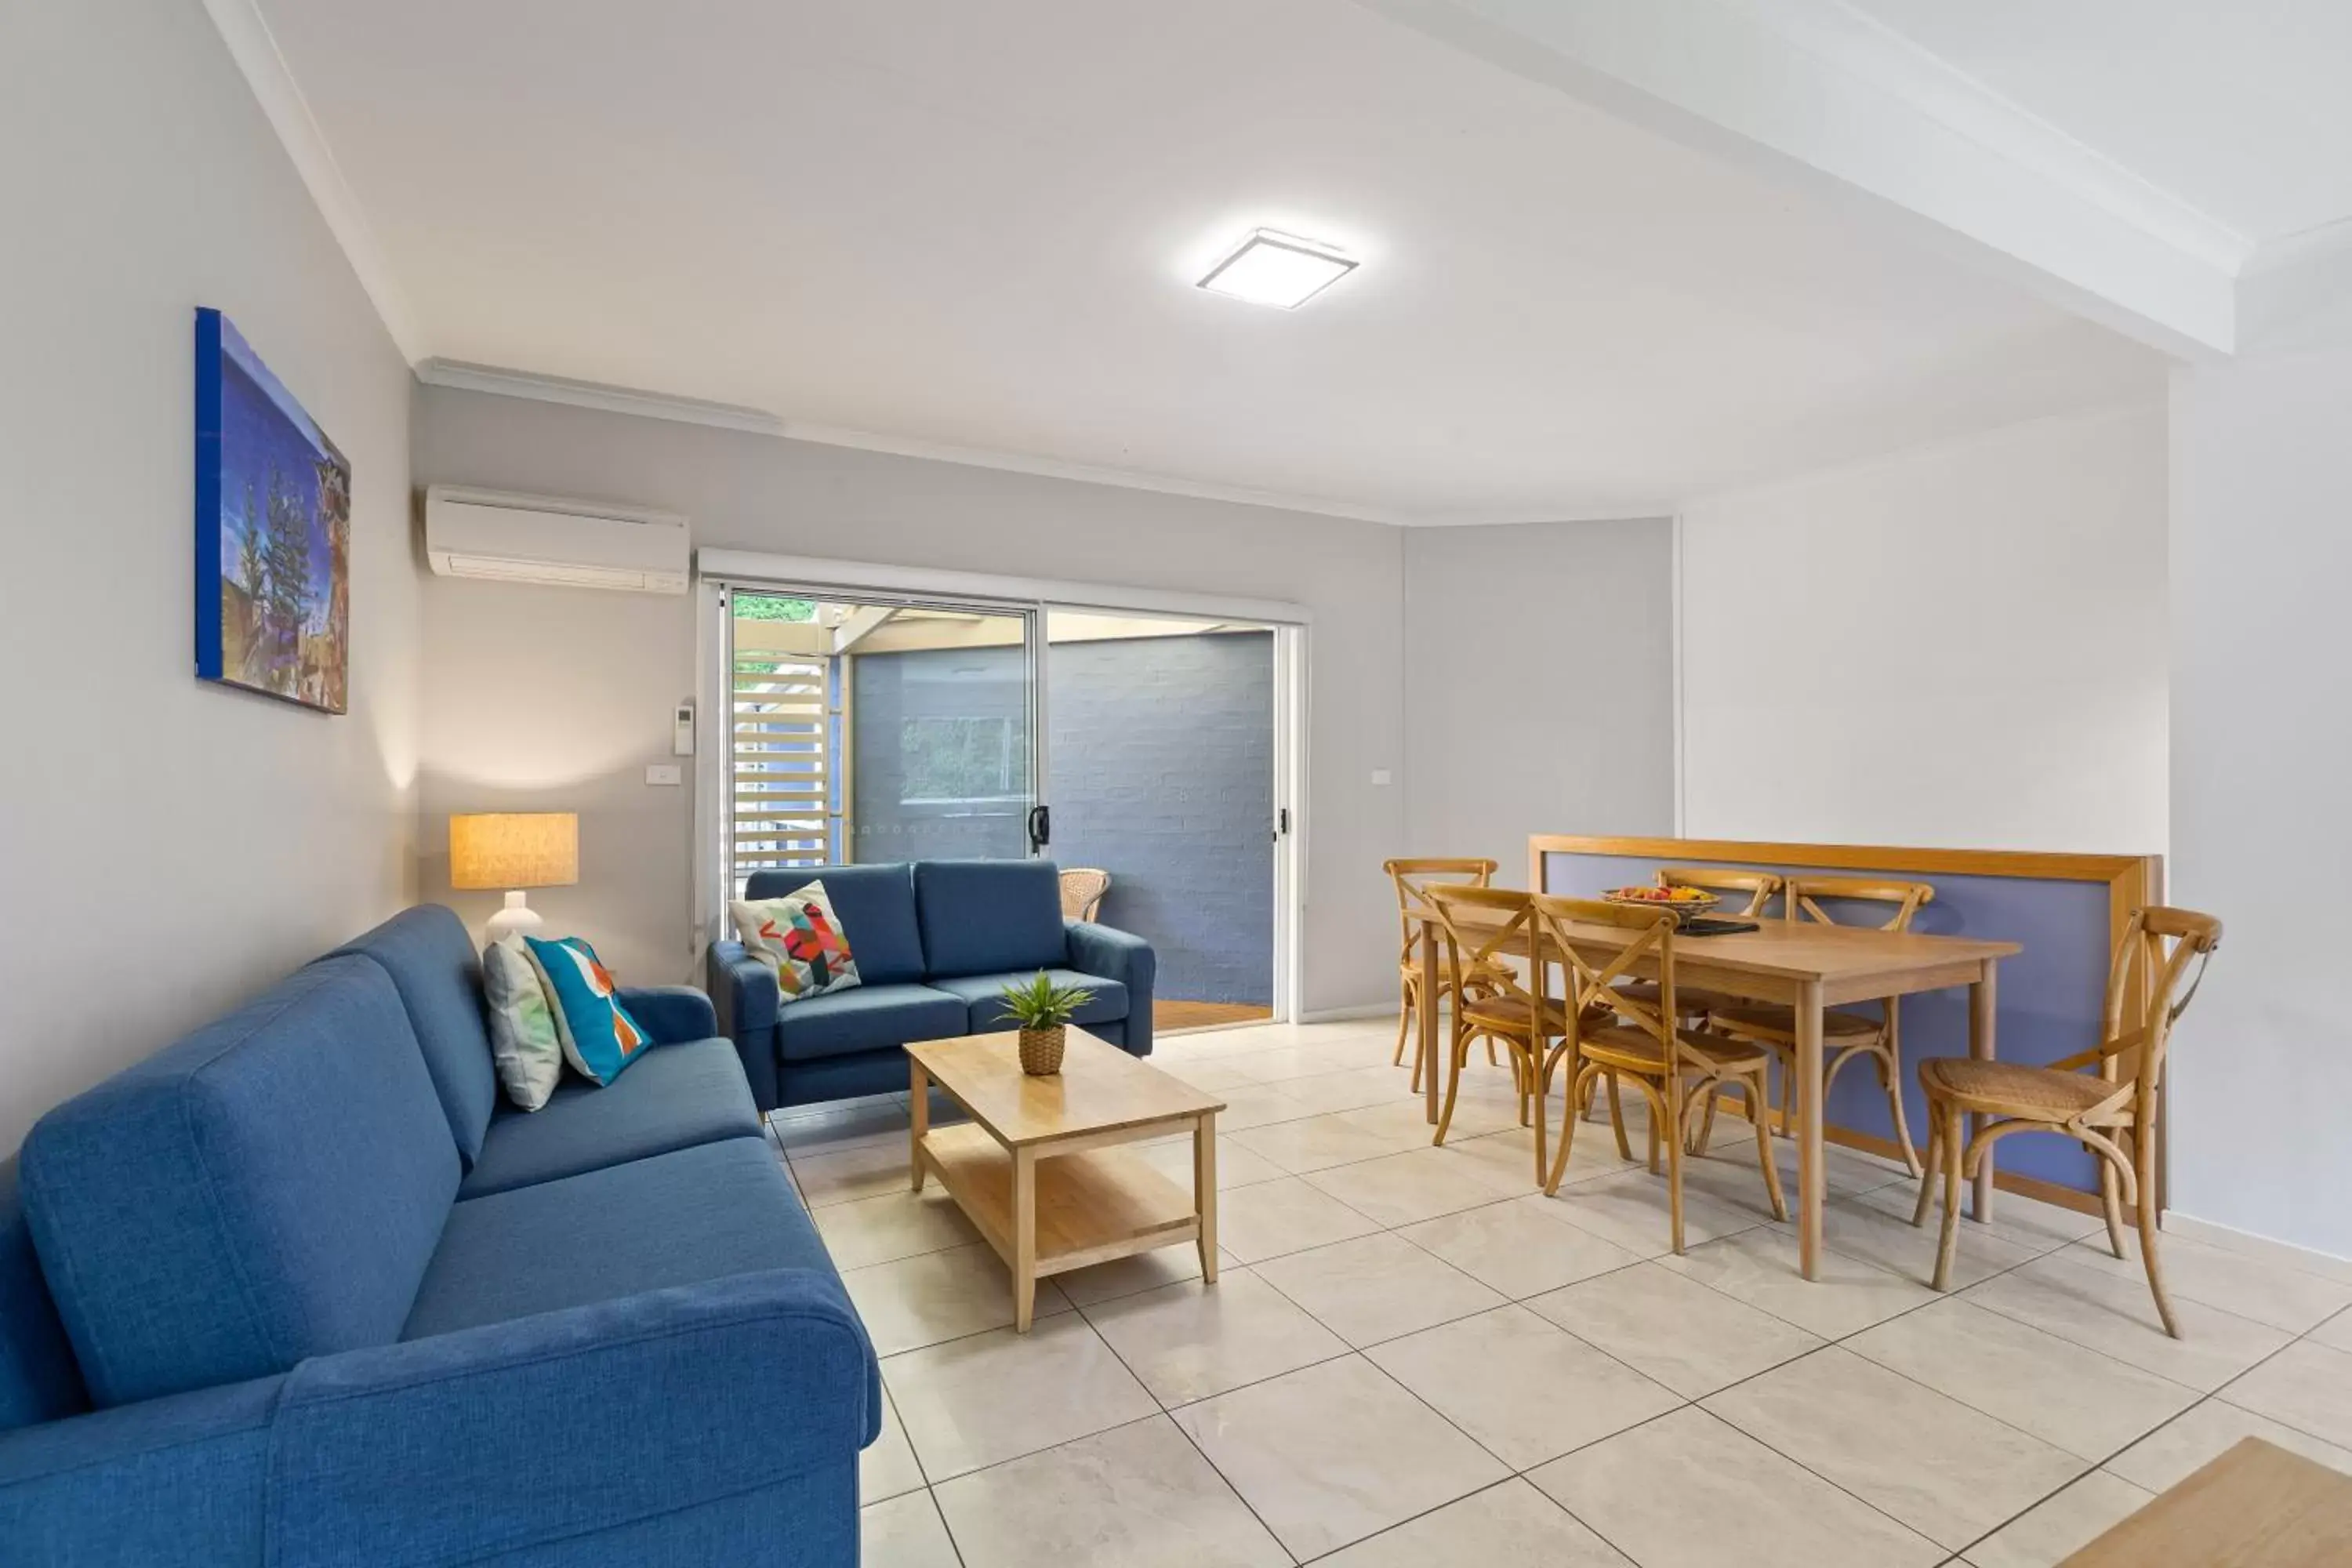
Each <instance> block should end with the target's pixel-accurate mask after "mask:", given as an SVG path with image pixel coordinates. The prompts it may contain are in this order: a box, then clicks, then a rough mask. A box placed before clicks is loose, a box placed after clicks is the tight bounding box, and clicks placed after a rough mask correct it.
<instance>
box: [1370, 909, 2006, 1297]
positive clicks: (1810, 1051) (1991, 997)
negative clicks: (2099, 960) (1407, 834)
mask: <svg viewBox="0 0 2352 1568" xmlns="http://www.w3.org/2000/svg"><path fill="white" fill-rule="evenodd" d="M1412 919H1414V920H1415V921H1417V922H1418V923H1419V926H1420V931H1421V940H1420V941H1419V942H1416V943H1415V944H1414V945H1415V946H1416V947H1417V949H1418V950H1419V958H1420V963H1421V994H1423V996H1437V995H1440V994H1442V993H1441V992H1440V990H1439V989H1438V986H1439V979H1438V972H1439V968H1440V964H1441V963H1442V959H1441V957H1440V949H1441V947H1442V946H1443V943H1444V935H1443V932H1442V930H1441V928H1440V927H1439V925H1438V923H1437V917H1436V914H1435V911H1433V910H1427V909H1423V910H1420V911H1418V912H1416V913H1415V914H1414V915H1413V916H1412ZM1508 920H1509V916H1508V915H1507V914H1505V913H1502V912H1499V911H1496V910H1478V909H1462V910H1457V911H1456V912H1455V916H1454V923H1455V925H1456V926H1457V927H1458V928H1459V929H1460V930H1461V931H1462V933H1463V935H1465V937H1470V938H1472V939H1473V940H1475V941H1478V942H1485V941H1486V940H1488V939H1489V938H1490V937H1491V936H1492V935H1493V933H1494V932H1495V931H1496V930H1497V929H1498V928H1500V927H1501V926H1503V925H1505V924H1507V922H1508ZM1565 934H1566V935H1567V937H1568V939H1569V941H1570V942H1571V943H1572V944H1573V945H1574V946H1575V947H1576V948H1577V950H1578V951H1579V952H1580V953H1582V954H1583V955H1584V956H1585V957H1587V958H1588V959H1591V960H1596V961H1598V962H1599V963H1602V964H1605V963H1607V962H1608V961H1609V959H1610V958H1611V957H1612V955H1613V954H1615V953H1616V952H1618V951H1619V950H1620V949H1622V948H1623V947H1624V946H1625V945H1626V943H1627V942H1629V941H1631V940H1632V939H1633V938H1634V937H1636V936H1638V935H1640V934H1641V933H1640V932H1639V931H1631V930H1628V929H1627V928H1626V927H1623V926H1605V925H1572V926H1570V927H1568V928H1566V931H1565ZM2023 951H2024V949H2023V948H2021V947H2020V946H2019V945H2018V944H2017V943H2016V942H1987V941H1983V940H1980V939H1978V938H1975V937H1958V936H1924V935H1919V934H1916V933H1914V932H1909V931H1874V930H1871V929H1869V928H1867V927H1862V926H1837V925H1823V924H1821V923H1819V922H1817V921H1801V922H1797V921H1786V920H1780V919H1759V921H1757V929H1756V930H1754V931H1740V932H1735V933H1727V934H1725V935H1720V936H1686V937H1683V938H1681V939H1679V940H1678V941H1677V942H1675V984H1676V985H1677V986H1685V985H1687V986H1703V987H1706V989H1708V990H1712V991H1721V992H1726V993H1727V994H1731V995H1734V996H1739V997H1744V998H1747V999H1748V1000H1751V1001H1757V1002H1779V1003H1783V1004H1785V1005H1788V1006H1790V1008H1792V1009H1794V1011H1795V1013H1796V1034H1797V1067H1796V1097H1795V1098H1796V1114H1797V1128H1796V1141H1797V1216H1798V1237H1799V1251H1800V1256H1801V1258H1802V1260H1803V1265H1804V1273H1805V1278H1806V1279H1813V1278H1815V1277H1816V1275H1817V1272H1818V1270H1819V1267H1820V1262H1821V1251H1822V1195H1823V1193H1824V1191H1825V1189H1826V1185H1827V1184H1826V1181H1825V1177H1824V1171H1823V1166H1822V1095H1823V1091H1824V1089H1825V1085H1824V1084H1823V1083H1822V1011H1823V1010H1824V1009H1826V1008H1829V1007H1833V1006H1837V1005H1840V1004H1843V1003H1853V1002H1875V1001H1879V1000H1882V999H1884V998H1885V997H1889V996H1908V995H1912V994H1916V993H1918V992H1922V991H1942V990H1946V989H1948V988H1951V987H1954V986H1962V985H1965V986H1967V987H1968V992H1969V1055H1970V1056H1971V1057H1977V1058H1982V1059H1984V1060H1987V1061H1990V1060H1991V1059H1992V1055H1993V1016H1994V1011H1995V1005H1996V992H1995V985H1996V974H1997V971H1998V969H1999V967H2000V961H2001V960H2002V959H2004V958H2011V957H2014V956H2015V955H2016V954H2018V953H2020V952H2023ZM1496 952H1498V953H1507V954H1510V955H1512V956H1515V957H1519V958H1525V957H1527V956H1528V940H1527V937H1526V935H1525V934H1524V933H1523V932H1521V933H1514V934H1513V935H1511V936H1509V937H1507V938H1505V939H1504V940H1503V942H1501V943H1500V944H1499V945H1498V946H1497V947H1496ZM1468 956H1469V955H1468V954H1467V953H1465V954H1464V957H1465V959H1466V958H1467V957H1468ZM1546 960H1547V963H1546V967H1547V968H1549V967H1551V966H1552V965H1555V964H1560V963H1564V960H1563V959H1562V958H1561V957H1560V956H1559V955H1558V954H1556V953H1549V952H1547V954H1546ZM1631 973H1634V974H1637V975H1640V976H1642V977H1643V978H1649V979H1654V978H1655V977H1656V963H1655V962H1654V960H1649V959H1643V960H1637V961H1636V962H1635V963H1634V964H1633V968H1632V970H1631ZM1535 978H1537V979H1538V980H1541V979H1542V978H1543V977H1542V976H1540V975H1538V976H1536V977H1535ZM1535 989H1537V990H1538V994H1545V993H1544V992H1543V989H1542V987H1541V986H1538V987H1535ZM1551 994H1558V993H1551ZM1416 1017H1417V1021H1418V1023H1419V1025H1420V1030H1421V1060H1422V1062H1423V1064H1424V1065H1425V1067H1426V1068H1427V1069H1428V1070H1426V1071H1424V1072H1423V1074H1422V1079H1423V1092H1424V1093H1425V1095H1426V1096H1427V1099H1428V1105H1429V1120H1430V1121H1431V1122H1432V1123H1434V1122H1435V1121H1437V1102H1438V1082H1437V1079H1438V1073H1437V1066H1438V1064H1439V1063H1440V1062H1441V1061H1442V1060H1443V1058H1441V1057H1440V1056H1439V1054H1438V1026H1437V1010H1436V1009H1435V1008H1434V1007H1423V1008H1420V1009H1417V1012H1416ZM1969 1120H1970V1122H1971V1131H1970V1135H1971V1136H1973V1135H1974V1125H1973V1124H1974V1123H1975V1122H1976V1121H1978V1120H1979V1119H1978V1118H1974V1117H1971V1118H1970V1119H1969ZM1970 1208H1971V1213H1972V1217H1974V1218H1976V1219H1978V1220H1979V1221H1981V1220H1985V1219H1989V1218H1990V1217H1991V1215H1992V1151H1991V1150H1990V1148H1988V1149H1987V1150H1986V1151H1985V1159H1984V1164H1983V1166H1982V1168H1981V1169H1979V1171H1978V1173H1977V1174H1976V1177H1975V1188H1974V1197H1973V1202H1972V1204H1971V1205H1970Z"/></svg>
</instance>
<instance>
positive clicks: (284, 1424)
mask: <svg viewBox="0 0 2352 1568" xmlns="http://www.w3.org/2000/svg"><path fill="white" fill-rule="evenodd" d="M625 1000H626V1003H627V1005H629V1007H630V1008H631V1009H632V1010H633V1011H634V1012H635V1014H636V1016H638V1017H639V1018H640V1019H642V1020H643V1021H644V1023H645V1024H646V1029H647V1032H648V1033H649V1034H650V1035H652V1036H654V1037H656V1040H657V1041H658V1043H657V1044H656V1045H654V1046H652V1047H649V1051H650V1054H649V1055H647V1056H646V1058H644V1059H643V1060H641V1061H638V1062H636V1063H635V1064H633V1065H632V1066H631V1067H630V1068H629V1070H628V1071H627V1072H626V1073H625V1074H623V1075H622V1077H621V1078H620V1079H617V1080H616V1081H615V1082H614V1084H613V1086H612V1087H610V1088H608V1089H597V1088H594V1087H593V1086H590V1085H587V1084H585V1083H572V1084H567V1085H566V1087H565V1088H563V1089H561V1090H559V1091H558V1093H557V1095H556V1097H555V1099H554V1100H553V1101H552V1102H551V1103H550V1104H549V1105H548V1106H546V1107H545V1108H543V1109H541V1110H538V1111H536V1112H532V1113H530V1114H529V1115H525V1114H523V1113H521V1112H520V1111H515V1110H511V1109H509V1108H507V1107H505V1106H504V1105H503V1104H502V1103H501V1102H500V1100H499V1095H498V1093H497V1086H496V1082H495V1076H494V1069H493V1067H492V1064H491V1060H490V1053H489V1044H488V1037H487V1035H486V1032H485V1028H484V1019H483V1012H482V1005H481V1002H480V978H479V971H478V960H477V958H476V955H475V953H474V951H473V944H472V942H471V940H470V938H469V937H468V936H467V932H466V930H465V928H464V927H463V925H461V924H460V923H459V921H458V920H457V916H455V915H454V914H452V913H451V912H450V911H448V910H445V909H440V908H437V907H432V906H426V907H422V908H418V909H413V910H407V911H406V912H404V913H403V914H401V915H399V916H398V917H396V918H394V920H393V921H390V922H388V923H387V924H385V925H383V926H382V927H380V928H378V929H377V930H376V931H372V932H370V933H369V934H368V935H366V936H364V937H362V938H360V939H359V940H358V941H356V942H352V943H350V944H349V945H348V946H346V947H344V948H341V949H340V950H338V951H337V952H333V953H331V954H329V955H327V956H326V957H323V958H321V959H320V960H318V961H316V962H315V963H311V964H310V965H309V966H308V967H306V968H304V969H303V970H301V971H300V972H299V973H296V974H294V975H292V976H291V977H289V979H287V980H285V981H283V982H282V983H280V984H278V985H277V986H275V987H273V988H272V989H271V990H270V991H269V992H268V993H267V994H264V995H263V996H262V997H260V998H259V999H258V1000H257V1001H256V1002H254V1003H253V1004H252V1005H249V1006H247V1007H244V1008H242V1009H240V1010H239V1011H237V1012H236V1013H234V1014H231V1015H230V1016H227V1017H226V1018H223V1019H220V1020H219V1021H217V1022H215V1023H213V1024H210V1025H207V1026H205V1027H204V1028H201V1029H198V1030H197V1031H196V1032H195V1033H194V1034H192V1035H190V1036H188V1037H186V1038H184V1039H183V1040H181V1041H180V1042H178V1043H177V1044H176V1045H173V1046H172V1047H168V1048H167V1049H165V1050H163V1052H161V1053H160V1054H158V1055H156V1056H154V1057H152V1058H149V1059H148V1060H146V1061H144V1062H142V1063H140V1064H139V1065H137V1066H135V1067H133V1068H129V1069H128V1070H126V1071H124V1072H122V1073H120V1074H118V1075H117V1076H115V1077H114V1078H112V1079H109V1080H107V1081H106V1082H104V1083H101V1084H100V1085H99V1086H98V1087H96V1088H95V1089H90V1090H89V1092H87V1093H85V1094H82V1095H80V1096H79V1097H78V1098H76V1099H75V1100H70V1101H68V1102H67V1103H66V1104H64V1105H62V1106H59V1107H58V1108H57V1109H56V1110H52V1111H51V1112H49V1114H48V1115H47V1116H46V1117H44V1118H43V1119H42V1120H41V1121H40V1122H39V1123H38V1124H37V1125H36V1126H35V1128H34V1129H33V1131H32V1132H31V1134H30V1135H29V1136H28V1137H27V1138H26V1142H25V1146H24V1149H23V1151H22V1152H21V1154H20V1156H19V1158H18V1159H17V1160H16V1161H12V1162H10V1163H8V1165H6V1166H0V1561H5V1562H6V1563H11V1564H16V1563H25V1564H34V1563H41V1564H49V1563H61V1564H81V1563H162V1564H178V1563H191V1564H193V1563H206V1564H213V1563H251V1564H265V1563H267V1564H270V1565H273V1568H303V1565H309V1564H325V1563H353V1564H357V1563H367V1564H373V1565H377V1568H383V1565H387V1564H405V1563H457V1562H467V1563H472V1562H477V1561H487V1560H490V1559H496V1560H497V1561H499V1562H500V1563H516V1564H521V1563H531V1564H541V1563H545V1564H554V1563H595V1564H604V1563H612V1564H620V1563H631V1564H644V1563H773V1564H791V1565H794V1568H803V1565H806V1568H816V1565H820V1564H822V1565H825V1568H853V1565H854V1564H855V1563H856V1561H857V1554H858V1550H857V1452H858V1450H859V1449H860V1448H861V1447H864V1446H865V1445H866V1443H868V1442H870V1441H872V1440H873V1438H874V1436H876V1435H877V1432H878V1430H879V1428H880V1422H881V1405H880V1392H879V1384H878V1378H877V1367H876V1363H875V1360H874V1354H873V1350H872V1348H871V1346H870V1345H869V1344H868V1342H867V1341H866V1333H865V1330H864V1328H863V1326H862V1325H861V1324H860V1323H859V1321H858V1319H857V1315H856V1312H855V1311H854V1310H852V1308H851V1306H850V1303H849V1300H848V1298H847V1295H846V1293H845V1291H844V1289H843V1288H842V1284H841V1280H840V1278H839V1276H838V1275H837V1274H835V1271H834V1268H833V1266H832V1264H831V1262H830V1260H829V1259H828V1258H827V1257H826V1255H825V1251H824V1246H823V1245H822V1243H821V1242H820V1241H819V1240H818V1238H817V1235H816V1232H815V1229H814V1226H812V1225H811V1224H810V1222H809V1218H808V1215H807V1214H806V1212H805V1211H804V1210H803V1208H802V1207H801V1205H800V1203H799V1201H798V1199H797V1198H796V1197H795V1196H794V1194H793V1192H792V1191H791V1189H790V1186H789V1184H787V1182H786V1179H785V1176H784V1173H783V1172H782V1168H781V1166H780V1164H779V1162H778V1159H777V1156H776V1153H775V1151H774V1149H773V1147H772V1145H771V1144H770V1142H768V1140H767V1139H766V1137H765V1136H764V1135H763V1133H762V1131H761V1125H760V1119H759V1112H758V1110H756V1108H755V1107H754V1105H753V1103H752V1100H751V1091H750V1089H749V1088H748V1087H747V1086H746V1084H745V1083H744V1080H743V1074H742V1071H741V1069H740V1068H739V1067H738V1066H737V1064H736V1057H735V1051H734V1048H733V1047H732V1046H731V1045H730V1043H729V1042H728V1041H727V1040H725V1039H722V1038H718V1037H715V1032H714V1018H713V1016H712V1013H711V1010H710V1007H709V1002H708V1001H707V1000H706V999H705V998H704V997H703V995H702V994H700V993H699V992H697V991H693V990H690V989H688V988H686V987H676V988H665V989H656V990H634V991H630V992H627V993H626V994H625Z"/></svg>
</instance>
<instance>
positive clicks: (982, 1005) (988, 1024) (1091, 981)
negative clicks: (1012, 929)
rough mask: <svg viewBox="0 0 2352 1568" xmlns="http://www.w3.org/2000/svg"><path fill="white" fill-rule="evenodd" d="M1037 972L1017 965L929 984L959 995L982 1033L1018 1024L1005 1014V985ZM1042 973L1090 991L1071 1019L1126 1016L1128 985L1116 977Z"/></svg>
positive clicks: (1068, 971) (1093, 1020) (1105, 1021)
mask: <svg viewBox="0 0 2352 1568" xmlns="http://www.w3.org/2000/svg"><path fill="white" fill-rule="evenodd" d="M1036 973H1037V971H1035V970H1034V969H1016V970H1013V971H1012V972H1010V973H1004V974H970V975H964V976H961V977H959V978H956V979H952V980H950V979H944V978H942V979H938V980H933V981H932V982H930V984H931V985H932V986H933V987H934V988H935V989H938V990H940V991H945V992H947V993H948V994H950V995H953V996H959V997H961V998H962V999H963V1002H964V1004H965V1005H967V1006H968V1007H970V1008H971V1032H972V1033H973V1034H975V1035H984V1034H987V1033H988V1032H990V1031H991V1030H993V1029H1013V1028H1018V1027H1019V1025H1017V1024H1014V1023H1013V1022H1012V1021H1011V1020H1010V1019H1008V1018H1006V1017H1005V1016H1004V988H1005V987H1006V986H1007V985H1018V984H1021V983H1023V982H1024V981H1026V980H1029V979H1032V978H1034V976H1035V975H1036ZM1045 973H1046V974H1047V976H1049V977H1050V978H1051V979H1052V980H1053V982H1054V984H1056V985H1083V986H1085V987H1086V988H1087V991H1089V992H1090V993H1092V998H1091V1000H1089V1001H1088V1002H1087V1004H1086V1005H1085V1006H1083V1007H1080V1008H1079V1009H1078V1010H1077V1011H1076V1013H1074V1014H1072V1015H1071V1016H1070V1022H1072V1023H1074V1024H1108V1023H1110V1022H1113V1021H1114V1020H1117V1019H1119V1018H1124V1017H1126V1016H1127V987H1126V986H1124V985H1121V984H1119V983H1118V981H1116V980H1106V979H1104V978H1103V977H1102V976H1101V975H1099V974H1081V973H1078V972H1077V971H1076V970H1075V969H1062V968H1058V967H1057V968H1053V969H1048V970H1046V971H1045Z"/></svg>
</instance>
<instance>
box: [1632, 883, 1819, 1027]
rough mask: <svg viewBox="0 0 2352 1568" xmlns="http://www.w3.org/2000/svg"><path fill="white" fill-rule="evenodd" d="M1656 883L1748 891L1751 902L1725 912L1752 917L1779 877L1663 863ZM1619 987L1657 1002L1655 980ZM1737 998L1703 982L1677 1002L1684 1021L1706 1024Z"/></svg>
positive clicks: (1766, 900)
mask: <svg viewBox="0 0 2352 1568" xmlns="http://www.w3.org/2000/svg"><path fill="white" fill-rule="evenodd" d="M1656 881H1657V885H1658V886H1659V887H1661V888H1704V889H1706V890H1707V891H1708V892H1710V893H1745V894H1747V895H1748V902H1747V904H1746V906H1745V907H1743V908H1741V909H1738V910H1726V913H1727V914H1731V915H1735V916H1737V917H1738V918H1739V919H1741V920H1753V919H1754V918H1756V917H1757V916H1758V915H1760V914H1762V913H1763V912H1764V906H1765V905H1766V904H1768V903H1770V902H1771V901H1772V895H1773V894H1775V893H1777V892H1779V891H1780V876H1779V875H1778V874H1777V873H1775V872H1771V871H1743V870H1740V869H1738V868H1736V867H1731V866H1661V867H1659V868H1658V873H1657V878H1656ZM1618 989H1619V990H1620V991H1622V992H1623V993H1624V994H1627V995H1628V996H1632V997H1633V998H1635V999H1636V1000H1639V1001H1642V1002H1646V1003H1648V1004H1649V1005H1650V1006H1651V1007H1653V1008H1655V1007H1656V1006H1657V1005H1658V985H1657V982H1655V981H1654V980H1632V981H1628V982H1626V983H1625V984H1622V985H1620V986H1619V987H1618ZM1739 1005H1742V1004H1741V1001H1740V999H1739V998H1738V997H1737V996H1733V995H1730V994H1727V993H1726V992H1722V991H1710V990H1708V989H1706V987H1705V986H1703V985H1685V986H1684V987H1683V988H1682V989H1681V990H1679V991H1677V992H1675V1006H1676V1007H1677V1008H1679V1009H1680V1010H1681V1014H1682V1017H1683V1019H1684V1021H1685V1022H1687V1023H1694V1024H1696V1023H1704V1022H1705V1021H1706V1019H1707V1017H1708V1016H1710V1015H1712V1014H1713V1013H1714V1012H1715V1011H1716V1010H1717V1008H1721V1007H1737V1006H1739Z"/></svg>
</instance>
